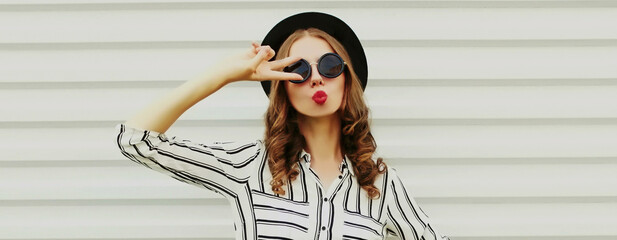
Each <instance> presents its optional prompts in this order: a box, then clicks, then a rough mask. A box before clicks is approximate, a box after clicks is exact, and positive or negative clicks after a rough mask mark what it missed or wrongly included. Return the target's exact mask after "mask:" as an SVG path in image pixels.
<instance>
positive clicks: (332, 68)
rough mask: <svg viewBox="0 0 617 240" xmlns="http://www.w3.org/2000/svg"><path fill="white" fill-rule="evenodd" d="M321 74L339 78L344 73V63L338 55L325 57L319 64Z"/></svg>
mask: <svg viewBox="0 0 617 240" xmlns="http://www.w3.org/2000/svg"><path fill="white" fill-rule="evenodd" d="M319 72H320V73H321V75H324V76H326V77H329V78H334V77H338V75H341V73H342V72H343V61H342V60H341V59H340V58H339V57H338V56H337V55H334V54H328V55H325V56H324V57H323V58H322V59H321V61H320V63H319Z"/></svg>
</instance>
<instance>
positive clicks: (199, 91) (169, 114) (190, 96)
mask: <svg viewBox="0 0 617 240" xmlns="http://www.w3.org/2000/svg"><path fill="white" fill-rule="evenodd" d="M228 82H230V81H229V80H227V79H225V78H224V77H223V76H221V75H220V74H217V73H216V72H211V73H205V74H202V75H201V76H200V77H197V78H195V79H192V80H190V81H187V82H185V83H183V84H182V85H180V86H178V87H177V88H175V89H173V90H172V91H170V92H168V93H166V94H165V95H163V96H162V97H160V98H158V99H156V100H155V101H154V102H152V103H150V104H149V105H148V106H147V107H145V108H144V109H142V110H140V111H139V112H138V113H137V114H135V115H134V116H133V117H132V118H130V119H129V120H127V121H126V122H125V123H124V124H125V125H127V126H131V127H135V128H140V129H144V130H151V131H155V132H159V133H164V132H166V131H167V129H169V127H171V125H172V124H173V123H174V122H176V120H177V119H178V118H179V117H180V115H182V114H183V113H184V112H186V110H188V109H189V108H191V107H192V106H193V105H195V104H196V103H198V102H199V101H201V100H202V99H204V98H206V97H208V96H210V95H211V94H212V93H214V92H216V91H217V90H219V89H220V88H222V87H223V86H225V85H226V84H227V83H228Z"/></svg>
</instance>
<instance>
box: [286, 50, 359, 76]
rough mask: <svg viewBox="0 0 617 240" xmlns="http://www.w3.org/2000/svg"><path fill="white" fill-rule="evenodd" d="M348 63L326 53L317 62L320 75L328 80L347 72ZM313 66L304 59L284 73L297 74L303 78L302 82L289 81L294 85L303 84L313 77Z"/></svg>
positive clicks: (334, 54) (290, 66) (288, 67)
mask: <svg viewBox="0 0 617 240" xmlns="http://www.w3.org/2000/svg"><path fill="white" fill-rule="evenodd" d="M345 65H347V63H346V62H345V61H343V58H341V56H339V55H338V54H336V53H326V54H324V55H322V56H321V57H320V58H319V60H317V70H318V71H319V74H321V75H322V76H324V77H327V78H335V77H338V76H339V75H341V73H343V71H344V70H345ZM311 69H312V68H311V64H310V63H309V62H308V61H306V60H305V59H304V58H303V59H300V60H298V61H297V62H295V63H292V64H291V65H289V66H287V67H285V68H284V69H283V71H284V72H292V73H297V74H300V75H301V76H302V80H289V81H290V82H292V83H303V82H304V81H306V80H307V79H309V77H311V74H312V70H311Z"/></svg>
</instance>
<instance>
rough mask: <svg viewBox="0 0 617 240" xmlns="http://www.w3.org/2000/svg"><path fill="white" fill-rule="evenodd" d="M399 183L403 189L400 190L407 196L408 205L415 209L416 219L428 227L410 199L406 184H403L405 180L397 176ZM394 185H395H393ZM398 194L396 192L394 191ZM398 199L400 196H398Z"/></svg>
mask: <svg viewBox="0 0 617 240" xmlns="http://www.w3.org/2000/svg"><path fill="white" fill-rule="evenodd" d="M397 180H398V182H399V184H401V188H402V189H401V190H399V191H400V192H402V193H403V195H404V196H405V200H406V201H407V204H408V206H409V207H410V208H411V210H412V211H413V214H414V216H415V217H416V220H418V222H420V223H421V224H422V227H426V223H424V221H422V219H420V216H419V215H418V212H417V211H416V207H415V206H414V205H413V204H411V201H410V200H409V196H408V195H407V190H406V189H405V185H403V182H402V181H401V179H400V178H397ZM392 186H394V185H392ZM393 193H395V194H396V192H393ZM397 199H398V197H397Z"/></svg>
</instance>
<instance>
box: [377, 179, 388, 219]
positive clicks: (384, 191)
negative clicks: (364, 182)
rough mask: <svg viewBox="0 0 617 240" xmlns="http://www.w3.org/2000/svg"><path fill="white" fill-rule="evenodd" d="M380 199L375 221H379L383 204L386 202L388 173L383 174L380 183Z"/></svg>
mask: <svg viewBox="0 0 617 240" xmlns="http://www.w3.org/2000/svg"><path fill="white" fill-rule="evenodd" d="M381 183H382V186H381V199H380V200H379V201H380V202H379V214H378V215H377V219H380V220H381V213H383V207H384V203H385V202H386V194H388V188H387V186H388V171H386V172H385V173H384V174H383V181H382V182H381Z"/></svg>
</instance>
